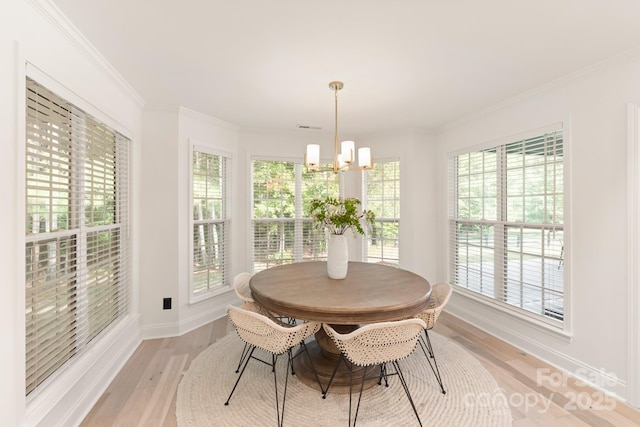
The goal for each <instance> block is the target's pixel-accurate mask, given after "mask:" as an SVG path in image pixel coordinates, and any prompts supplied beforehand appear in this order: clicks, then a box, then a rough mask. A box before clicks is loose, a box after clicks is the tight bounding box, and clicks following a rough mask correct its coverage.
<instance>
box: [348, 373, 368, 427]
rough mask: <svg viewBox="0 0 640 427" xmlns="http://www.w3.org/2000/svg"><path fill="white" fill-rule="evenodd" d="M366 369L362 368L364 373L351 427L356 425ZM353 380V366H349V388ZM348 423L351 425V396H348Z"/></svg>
mask: <svg viewBox="0 0 640 427" xmlns="http://www.w3.org/2000/svg"><path fill="white" fill-rule="evenodd" d="M367 368H368V366H365V367H364V372H363V373H362V382H361V383H360V393H359V394H358V404H357V405H356V413H355V415H354V416H353V426H354V427H355V425H356V420H357V419H358V411H359V410H360V401H361V400H362V390H364V380H365V379H366V378H367ZM352 380H353V365H352V366H351V378H350V379H349V386H351V381H352ZM349 392H351V388H349ZM349 423H351V394H349Z"/></svg>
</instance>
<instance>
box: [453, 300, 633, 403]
mask: <svg viewBox="0 0 640 427" xmlns="http://www.w3.org/2000/svg"><path fill="white" fill-rule="evenodd" d="M447 313H449V314H451V315H453V316H455V317H457V318H459V319H461V320H463V321H465V322H467V323H470V324H472V325H473V326H475V327H477V328H479V329H481V330H483V331H485V332H487V333H489V334H491V335H493V336H495V337H497V338H499V339H501V340H503V341H505V342H506V343H508V344H510V345H512V346H514V347H516V348H518V349H520V350H523V351H525V352H526V353H528V354H531V355H532V356H534V357H536V358H538V359H540V360H542V361H544V362H545V363H548V364H549V365H551V366H553V367H554V368H556V369H558V370H560V371H561V372H563V373H564V374H566V375H567V376H569V377H573V378H576V379H578V380H580V381H582V382H583V383H585V384H587V385H589V386H591V387H593V388H594V389H596V390H598V391H601V392H603V393H605V394H606V395H609V396H613V397H614V398H616V399H617V400H619V401H621V402H625V403H626V399H625V398H624V397H623V396H626V391H627V383H626V381H624V380H622V379H620V378H617V377H616V376H615V375H613V374H611V373H608V372H606V371H604V370H603V369H601V368H596V367H593V366H590V365H588V364H586V363H584V362H582V361H580V360H578V359H576V358H574V357H571V356H569V355H567V354H564V353H562V352H560V351H558V350H557V349H554V348H553V347H550V346H548V345H546V344H544V343H542V342H539V341H536V340H532V338H531V336H529V335H525V334H523V333H521V332H519V331H517V330H514V329H512V328H509V327H508V324H507V322H500V321H498V320H495V319H491V318H489V317H486V316H483V315H481V314H479V313H478V312H477V311H474V310H471V309H468V308H467V307H463V306H460V305H455V306H454V305H451V304H450V305H448V306H447Z"/></svg>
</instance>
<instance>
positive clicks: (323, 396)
mask: <svg viewBox="0 0 640 427" xmlns="http://www.w3.org/2000/svg"><path fill="white" fill-rule="evenodd" d="M341 362H344V364H345V366H346V367H347V368H349V365H347V362H346V361H345V360H344V356H343V355H342V354H340V358H339V359H338V363H336V367H335V368H333V372H332V373H331V378H329V382H328V383H327V388H326V389H325V390H324V391H323V392H322V398H323V399H326V398H327V392H328V391H329V387H331V384H332V383H333V378H334V377H335V376H336V372H338V368H339V367H340V363H341Z"/></svg>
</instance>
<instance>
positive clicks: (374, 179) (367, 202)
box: [362, 160, 400, 264]
mask: <svg viewBox="0 0 640 427" xmlns="http://www.w3.org/2000/svg"><path fill="white" fill-rule="evenodd" d="M362 182H363V194H364V195H365V196H364V198H363V207H364V208H365V209H370V210H372V211H373V213H375V215H376V219H375V222H374V224H373V228H372V230H371V233H370V235H369V236H367V239H366V244H365V257H364V259H365V260H366V261H367V262H383V263H388V264H398V262H399V260H400V258H399V255H398V247H399V228H400V162H399V161H397V160H396V161H388V162H378V163H376V164H375V165H374V167H373V170H371V171H366V172H363V173H362Z"/></svg>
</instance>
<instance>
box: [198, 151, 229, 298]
mask: <svg viewBox="0 0 640 427" xmlns="http://www.w3.org/2000/svg"><path fill="white" fill-rule="evenodd" d="M192 161H193V164H192V210H193V228H192V231H193V236H192V238H193V239H192V253H193V263H192V266H193V267H192V285H191V294H192V297H196V298H202V297H204V296H206V295H207V294H210V293H211V291H214V290H215V289H219V288H220V287H222V286H226V285H227V284H229V283H230V278H229V273H228V271H229V256H228V254H229V241H230V239H229V237H230V227H231V219H230V216H229V208H228V207H229V202H230V201H229V191H228V181H229V180H228V167H229V166H228V164H229V158H228V157H226V156H222V155H218V154H213V153H208V152H205V151H204V150H203V149H200V148H194V150H193V159H192Z"/></svg>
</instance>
